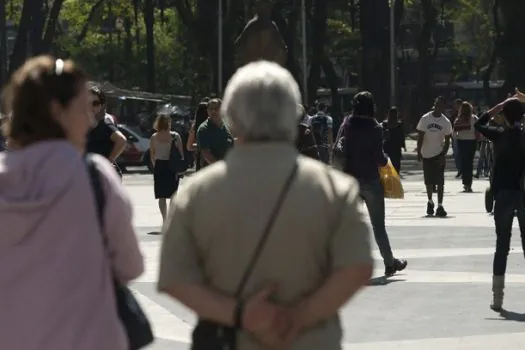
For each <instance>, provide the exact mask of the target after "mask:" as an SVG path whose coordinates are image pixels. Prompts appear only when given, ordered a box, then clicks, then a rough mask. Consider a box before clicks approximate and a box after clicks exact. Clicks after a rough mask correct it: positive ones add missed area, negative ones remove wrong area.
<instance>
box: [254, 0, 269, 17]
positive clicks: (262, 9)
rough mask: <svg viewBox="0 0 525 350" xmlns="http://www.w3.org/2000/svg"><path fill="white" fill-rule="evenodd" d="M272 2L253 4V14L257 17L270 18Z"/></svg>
mask: <svg viewBox="0 0 525 350" xmlns="http://www.w3.org/2000/svg"><path fill="white" fill-rule="evenodd" d="M272 9H273V1H271V0H257V1H256V2H255V13H256V14H257V16H259V17H263V18H270V17H271V16H272Z"/></svg>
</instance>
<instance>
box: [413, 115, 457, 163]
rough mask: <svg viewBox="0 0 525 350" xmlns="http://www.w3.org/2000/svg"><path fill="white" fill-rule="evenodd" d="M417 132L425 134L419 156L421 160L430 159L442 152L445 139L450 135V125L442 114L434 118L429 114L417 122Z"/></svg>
mask: <svg viewBox="0 0 525 350" xmlns="http://www.w3.org/2000/svg"><path fill="white" fill-rule="evenodd" d="M417 131H422V132H424V133H425V138H424V139H423V145H422V146H421V155H422V156H423V158H432V157H435V156H437V155H438V154H440V153H441V152H443V147H444V146H445V137H446V136H450V135H452V124H451V123H450V120H448V118H447V117H445V116H444V115H443V114H441V116H440V117H438V118H436V117H434V115H433V113H432V112H429V113H427V114H425V115H423V116H422V117H421V119H420V120H419V123H418V124H417Z"/></svg>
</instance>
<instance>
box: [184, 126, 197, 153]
mask: <svg viewBox="0 0 525 350" xmlns="http://www.w3.org/2000/svg"><path fill="white" fill-rule="evenodd" d="M186 149H187V150H188V151H192V152H193V151H195V123H193V125H192V126H191V129H190V134H189V135H188V141H187V142H186Z"/></svg>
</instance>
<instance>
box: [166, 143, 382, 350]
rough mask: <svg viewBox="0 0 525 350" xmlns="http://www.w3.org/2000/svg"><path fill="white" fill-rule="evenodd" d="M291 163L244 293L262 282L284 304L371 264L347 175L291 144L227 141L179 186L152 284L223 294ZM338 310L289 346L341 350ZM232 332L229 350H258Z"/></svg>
mask: <svg viewBox="0 0 525 350" xmlns="http://www.w3.org/2000/svg"><path fill="white" fill-rule="evenodd" d="M294 162H298V172H297V175H296V177H295V179H294V181H293V183H292V186H291V187H290V190H289V192H288V196H287V198H286V199H285V201H284V203H283V206H282V210H281V212H280V213H279V215H278V218H277V220H276V221H275V225H274V228H273V230H272V232H271V233H270V236H269V239H268V240H267V243H266V246H265V248H264V251H263V253H262V254H261V256H260V259H259V261H258V263H257V266H256V267H255V269H254V272H253V274H252V276H251V278H250V280H249V282H248V283H247V287H246V289H245V291H244V293H243V295H244V296H249V295H251V294H253V293H254V292H255V291H256V290H257V289H258V288H260V287H261V286H262V285H264V284H265V283H266V282H269V281H276V282H277V283H278V286H279V288H278V291H277V292H276V293H275V295H274V296H273V299H274V301H276V302H278V303H281V304H284V305H290V304H294V303H296V302H298V301H299V300H301V299H302V298H304V297H305V296H307V295H308V294H310V293H312V292H313V291H315V290H316V288H318V287H319V286H320V285H321V284H322V283H323V281H324V279H325V278H326V277H328V276H329V275H330V274H331V272H332V271H334V270H335V269H337V268H339V267H347V266H352V265H357V264H363V263H370V264H371V263H372V257H371V252H370V241H369V231H370V230H369V227H368V224H367V223H366V222H365V219H364V216H363V212H362V205H361V200H360V198H359V188H358V185H357V183H356V181H355V180H354V179H353V178H351V177H349V176H347V175H345V174H343V173H341V172H338V171H336V170H333V169H331V168H329V167H327V166H325V165H324V164H322V163H320V162H318V161H315V160H312V159H309V158H306V157H303V156H299V155H298V153H297V151H296V150H295V148H294V147H293V145H291V144H290V145H289V144H280V143H269V144H250V145H238V146H235V147H234V148H233V149H232V150H231V151H230V153H229V154H228V155H227V157H226V159H225V161H222V162H218V163H216V164H213V165H212V166H210V167H208V168H206V169H205V170H202V171H200V172H198V173H196V174H195V175H193V176H192V177H191V178H189V179H188V180H187V181H186V183H184V184H183V186H182V187H181V188H180V189H179V192H178V193H177V195H176V197H175V198H174V202H173V203H174V204H173V205H172V206H171V209H170V211H171V212H170V218H169V219H168V221H167V223H166V227H165V234H164V241H163V244H162V254H161V266H160V276H159V282H158V283H159V288H165V287H167V286H170V285H173V284H174V283H181V282H182V283H184V282H186V283H193V282H201V283H206V284H208V285H210V286H212V287H213V288H214V289H216V290H219V291H222V292H224V293H227V294H230V295H233V294H234V291H235V289H236V287H237V284H238V283H239V280H240V278H241V274H242V273H243V272H244V269H245V267H246V265H247V263H248V260H249V259H250V257H251V255H252V253H253V250H254V249H255V246H256V244H257V242H258V239H259V238H260V235H261V234H262V231H263V227H264V226H265V225H266V223H267V221H268V218H269V216H270V211H271V210H272V209H273V207H274V205H275V203H276V201H277V198H278V196H279V192H280V191H281V189H282V187H283V184H284V182H285V181H286V178H287V177H288V175H289V174H290V172H291V170H292V168H293V165H294ZM341 340H342V331H341V327H340V323H339V316H338V315H334V316H333V318H331V319H330V320H329V321H327V322H324V323H322V324H319V325H318V326H317V327H315V328H313V329H311V330H309V331H307V332H305V333H304V334H303V335H302V336H300V337H299V338H298V340H297V341H296V343H295V344H294V346H293V349H301V350H309V349H312V350H319V349H323V350H336V349H341ZM262 349H264V348H263V347H262V346H260V345H259V344H258V343H257V342H256V341H255V340H254V339H252V338H250V336H249V335H248V334H241V336H240V338H239V350H262Z"/></svg>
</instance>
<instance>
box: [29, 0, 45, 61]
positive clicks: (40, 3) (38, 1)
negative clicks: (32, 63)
mask: <svg viewBox="0 0 525 350" xmlns="http://www.w3.org/2000/svg"><path fill="white" fill-rule="evenodd" d="M34 3H35V5H34V6H35V8H34V9H33V13H32V15H31V29H30V33H29V37H30V43H31V55H33V56H37V55H40V54H41V53H42V52H43V51H42V33H43V32H44V25H45V24H46V17H47V11H46V6H45V5H44V0H34Z"/></svg>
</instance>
